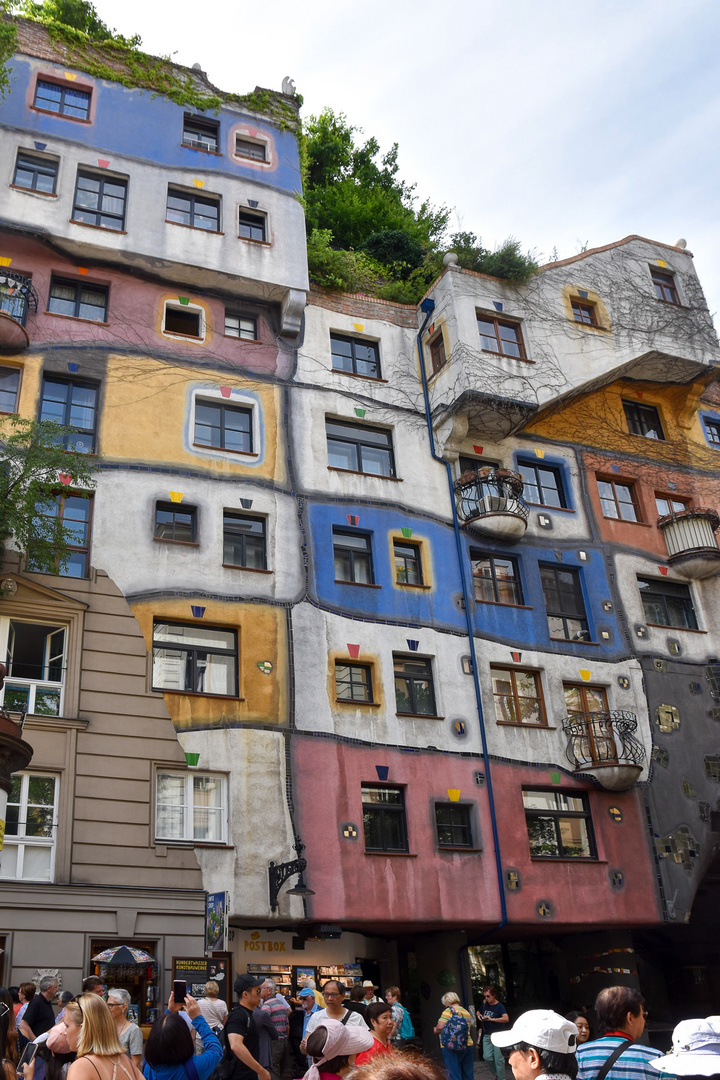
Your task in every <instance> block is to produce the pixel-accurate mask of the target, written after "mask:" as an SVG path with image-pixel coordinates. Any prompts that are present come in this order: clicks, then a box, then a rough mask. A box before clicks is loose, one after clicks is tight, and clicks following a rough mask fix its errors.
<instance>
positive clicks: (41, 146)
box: [35, 142, 47, 150]
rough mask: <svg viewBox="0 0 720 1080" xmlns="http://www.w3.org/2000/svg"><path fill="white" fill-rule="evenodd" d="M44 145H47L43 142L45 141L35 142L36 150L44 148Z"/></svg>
mask: <svg viewBox="0 0 720 1080" xmlns="http://www.w3.org/2000/svg"><path fill="white" fill-rule="evenodd" d="M46 146H47V143H45V142H36V143H35V149H36V150H44V149H45V147H46Z"/></svg>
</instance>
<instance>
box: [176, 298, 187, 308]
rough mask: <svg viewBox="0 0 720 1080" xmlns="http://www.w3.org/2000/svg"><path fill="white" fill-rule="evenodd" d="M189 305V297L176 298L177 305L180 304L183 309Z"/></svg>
mask: <svg viewBox="0 0 720 1080" xmlns="http://www.w3.org/2000/svg"><path fill="white" fill-rule="evenodd" d="M189 303H190V297H189V296H178V304H182V305H183V307H186V306H187V305H188V304H189Z"/></svg>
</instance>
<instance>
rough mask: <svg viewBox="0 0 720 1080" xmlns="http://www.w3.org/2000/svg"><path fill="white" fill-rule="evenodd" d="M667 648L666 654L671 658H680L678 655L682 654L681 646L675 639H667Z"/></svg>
mask: <svg viewBox="0 0 720 1080" xmlns="http://www.w3.org/2000/svg"><path fill="white" fill-rule="evenodd" d="M667 647H668V652H669V653H670V654H671V656H680V654H681V653H682V646H681V644H680V642H679V641H678V640H677V638H671V637H669V638H668V639H667Z"/></svg>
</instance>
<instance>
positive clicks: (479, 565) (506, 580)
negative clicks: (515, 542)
mask: <svg viewBox="0 0 720 1080" xmlns="http://www.w3.org/2000/svg"><path fill="white" fill-rule="evenodd" d="M470 559H471V566H472V576H473V583H474V585H475V599H476V600H480V601H482V602H484V603H486V604H522V602H523V594H522V585H521V583H520V570H519V568H518V561H517V559H513V558H510V557H508V556H499V555H485V554H484V553H482V552H480V551H471V552H470Z"/></svg>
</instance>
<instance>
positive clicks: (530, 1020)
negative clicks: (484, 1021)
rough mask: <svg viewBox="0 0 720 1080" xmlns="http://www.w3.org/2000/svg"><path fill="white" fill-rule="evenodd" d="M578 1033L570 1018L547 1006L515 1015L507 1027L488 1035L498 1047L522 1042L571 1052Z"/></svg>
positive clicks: (562, 1051)
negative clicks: (511, 1023) (504, 1029)
mask: <svg viewBox="0 0 720 1080" xmlns="http://www.w3.org/2000/svg"><path fill="white" fill-rule="evenodd" d="M577 1037H578V1029H577V1027H576V1026H575V1024H573V1022H572V1020H566V1019H565V1017H564V1016H561V1015H560V1013H556V1012H552V1010H550V1009H530V1011H529V1012H525V1013H523V1014H522V1016H518V1018H517V1020H516V1021H515V1023H514V1024H513V1026H512V1027H511V1028H510V1030H509V1031H496V1032H495V1034H494V1035H491V1036H490V1038H491V1039H492V1042H493V1044H494V1045H495V1046H499V1047H501V1048H502V1047H503V1046H515V1044H516V1043H521V1042H524V1043H527V1044H528V1046H536V1047H537V1048H538V1050H552V1051H553V1052H554V1053H556V1054H574V1053H575V1051H576V1050H577Z"/></svg>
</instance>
